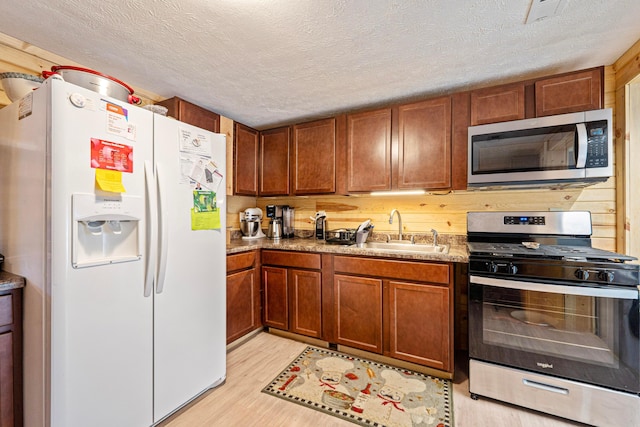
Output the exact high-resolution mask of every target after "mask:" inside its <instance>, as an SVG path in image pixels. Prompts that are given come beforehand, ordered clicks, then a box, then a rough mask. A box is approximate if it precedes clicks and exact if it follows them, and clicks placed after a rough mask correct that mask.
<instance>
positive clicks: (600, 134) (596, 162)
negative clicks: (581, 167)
mask: <svg viewBox="0 0 640 427" xmlns="http://www.w3.org/2000/svg"><path fill="white" fill-rule="evenodd" d="M585 125H586V128H587V163H586V165H585V167H587V168H604V167H607V166H608V165H609V164H608V161H609V153H608V150H607V147H608V141H607V135H608V130H607V121H606V120H601V121H597V122H589V123H586V124H585Z"/></svg>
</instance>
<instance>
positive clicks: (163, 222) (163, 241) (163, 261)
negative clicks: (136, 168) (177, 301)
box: [156, 163, 169, 294]
mask: <svg viewBox="0 0 640 427" xmlns="http://www.w3.org/2000/svg"><path fill="white" fill-rule="evenodd" d="M161 170H162V167H161V166H160V165H159V164H157V163H156V184H157V186H158V232H159V233H160V236H159V238H158V240H159V241H160V245H159V246H158V251H159V253H158V260H159V262H158V280H157V281H156V293H157V294H159V293H162V289H163V288H164V277H165V274H166V272H167V240H168V239H169V232H168V229H167V228H168V221H167V219H166V218H165V214H164V201H163V200H162V197H163V195H164V194H166V193H165V192H164V191H163V190H164V187H163V184H162V177H163V175H162V172H161Z"/></svg>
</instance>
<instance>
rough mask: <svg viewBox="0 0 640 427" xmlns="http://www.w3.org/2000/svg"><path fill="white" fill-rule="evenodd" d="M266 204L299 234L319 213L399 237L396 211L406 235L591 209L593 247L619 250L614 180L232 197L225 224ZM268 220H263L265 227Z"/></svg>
mask: <svg viewBox="0 0 640 427" xmlns="http://www.w3.org/2000/svg"><path fill="white" fill-rule="evenodd" d="M268 204H280V205H289V206H293V207H295V208H296V210H295V227H296V229H297V230H313V221H312V220H311V219H310V218H309V217H312V216H314V215H315V212H316V211H319V210H324V211H326V212H327V225H328V227H327V228H328V229H329V230H332V229H337V228H355V227H357V226H358V225H359V224H360V223H361V222H363V221H365V220H367V219H371V221H372V222H373V224H374V225H375V228H374V231H375V232H377V233H392V234H397V233H398V221H397V217H394V221H393V224H389V214H390V213H391V211H392V210H393V209H398V210H399V211H400V213H401V215H402V226H403V233H406V234H407V235H411V234H419V235H423V234H428V235H430V230H431V229H432V228H434V229H436V230H437V231H438V233H443V234H458V235H466V233H467V226H466V221H467V212H469V211H508V210H524V211H548V210H588V211H591V213H592V221H593V245H594V246H596V247H598V248H601V249H606V250H615V187H614V183H613V178H611V179H609V180H608V181H607V182H604V183H601V184H597V185H594V186H591V187H586V188H584V189H564V190H549V189H544V190H502V191H461V192H453V193H449V194H445V195H423V196H402V197H398V196H387V197H373V196H369V195H362V196H308V197H283V198H271V197H270V198H253V197H239V196H230V197H228V206H227V213H228V214H227V224H228V226H230V227H231V229H232V230H237V229H238V228H239V216H238V213H239V212H240V211H242V210H244V209H246V208H248V207H255V206H258V207H259V208H261V209H262V210H263V212H264V211H265V206H266V205H268ZM267 224H268V221H267V220H266V217H265V219H264V220H263V228H266V227H267Z"/></svg>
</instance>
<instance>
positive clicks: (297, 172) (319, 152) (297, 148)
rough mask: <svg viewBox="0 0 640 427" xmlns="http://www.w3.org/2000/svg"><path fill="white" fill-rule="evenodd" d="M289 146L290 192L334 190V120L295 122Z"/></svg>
mask: <svg viewBox="0 0 640 427" xmlns="http://www.w3.org/2000/svg"><path fill="white" fill-rule="evenodd" d="M292 145H293V147H292V149H291V154H292V161H291V181H292V182H291V185H292V193H293V194H294V195H302V194H331V193H335V191H336V119H326V120H318V121H315V122H310V123H303V124H300V125H295V126H294V127H293V144H292Z"/></svg>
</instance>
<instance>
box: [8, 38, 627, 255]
mask: <svg viewBox="0 0 640 427" xmlns="http://www.w3.org/2000/svg"><path fill="white" fill-rule="evenodd" d="M52 65H79V66H81V64H76V63H74V62H72V61H69V60H67V59H65V58H61V57H58V56H56V55H54V54H51V53H49V52H46V51H44V50H42V49H39V48H37V47H35V46H31V45H29V44H26V43H23V42H21V41H19V40H16V39H13V38H11V37H8V36H5V35H3V34H0V72H5V71H18V72H27V73H32V74H39V73H40V72H41V71H42V70H49V69H50V68H51V66H52ZM134 90H135V93H136V94H137V95H139V96H141V97H142V98H143V102H144V103H145V104H146V103H152V102H154V101H158V100H160V98H159V97H158V95H156V94H153V93H150V92H147V91H145V90H144V89H140V88H134ZM176 95H179V94H176ZM8 102H9V101H8V99H6V96H5V95H4V93H3V92H0V106H2V105H6V104H7V103H8ZM614 104H615V71H614V68H613V67H611V66H608V67H606V69H605V106H606V107H611V108H613V107H614ZM222 125H223V130H222V131H223V132H224V133H226V134H227V136H228V145H227V146H228V148H231V146H232V144H231V141H232V132H233V126H232V121H231V120H230V119H224V118H223V119H222ZM231 159H232V152H231V151H229V153H228V163H229V166H230V165H231ZM230 172H231V169H230V168H229V173H228V178H231V173H230ZM230 184H231V179H229V185H230ZM227 192H228V193H229V192H230V188H229V187H228V189H227ZM267 204H288V205H291V206H294V207H296V215H295V217H296V224H295V225H296V227H297V228H299V229H309V230H311V229H313V224H312V222H311V220H309V216H313V215H314V213H315V212H316V211H317V210H325V211H326V212H327V214H328V227H329V228H330V229H335V228H342V227H349V228H352V227H355V226H357V225H358V224H359V223H360V222H362V221H364V220H366V219H372V221H373V223H374V224H375V226H376V227H375V231H377V232H397V221H394V224H393V225H390V224H389V221H388V218H389V216H388V215H389V213H390V212H391V210H392V209H399V210H400V212H401V213H402V219H403V228H404V232H405V233H409V234H411V233H428V232H429V230H431V228H435V229H437V230H438V232H440V233H452V234H466V213H467V211H475V210H549V209H569V210H588V211H591V213H592V215H593V224H594V230H593V237H594V245H596V246H597V247H599V248H602V249H608V250H615V249H616V180H615V179H613V178H612V179H610V180H608V181H607V182H606V183H603V184H598V185H595V186H592V187H587V188H585V189H573V190H528V191H527V190H517V191H515V190H509V191H492V192H485V191H460V192H455V193H449V194H442V195H425V196H412V197H383V198H378V197H371V196H339V197H336V196H334V197H327V196H322V197H298V198H277V199H274V198H259V199H255V198H251V197H237V196H230V197H229V198H228V204H227V222H228V225H229V226H230V227H231V228H232V229H238V226H239V222H238V212H240V211H241V210H243V209H245V208H247V207H252V206H256V205H257V206H259V207H261V208H263V209H264V206H265V205H267ZM264 226H265V227H266V221H265V222H264Z"/></svg>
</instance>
